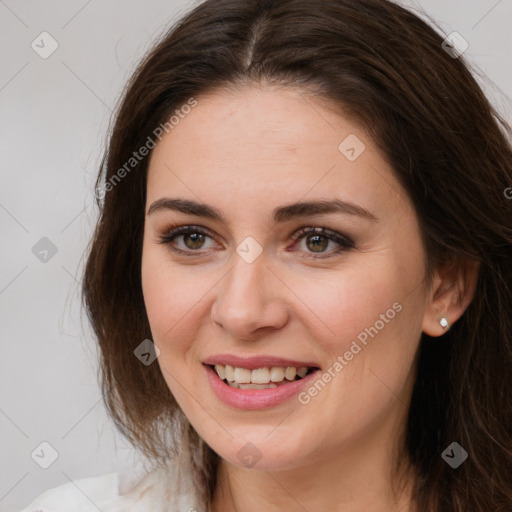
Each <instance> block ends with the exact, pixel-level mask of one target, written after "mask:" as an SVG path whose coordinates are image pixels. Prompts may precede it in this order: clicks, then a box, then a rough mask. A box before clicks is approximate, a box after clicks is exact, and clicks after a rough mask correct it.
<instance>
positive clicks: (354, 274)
mask: <svg viewBox="0 0 512 512" xmlns="http://www.w3.org/2000/svg"><path fill="white" fill-rule="evenodd" d="M196 99H197V105H196V106H195V107H194V108H192V109H190V111H189V113H188V114H187V115H183V116H182V118H180V120H179V123H177V124H175V125H174V128H173V129H172V130H171V131H170V132H169V133H168V134H167V135H165V137H164V138H163V139H162V140H161V141H160V142H159V143H158V144H157V146H156V148H155V149H154V151H153V154H152V156H151V161H150V167H149V172H148V182H147V204H146V220H145V230H144V245H143V257H142V285H143V293H144V300H145V304H146V308H147V313H148V317H149V321H150V325H151V331H152V335H153V341H154V343H155V345H156V346H157V347H158V349H159V350H160V355H159V357H158V359H157V361H158V364H159V365H160V367H161V370H162V374H163V376H164V378H165V380H166V382H167V384H168V386H169V388H170V390H171V392H172V394H173V395H174V397H175V398H176V400H177V402H178V403H179V405H180V407H181V408H182V410H183V412H184V413H185V415H186V416H187V418H188V419H189V421H190V422H191V424H192V425H193V426H194V427H195V429H196V430H197V431H198V433H199V434H200V435H201V437H203V439H205V441H206V442H207V443H208V444H209V445H210V446H211V447H212V448H213V449H214V450H215V451H216V452H217V453H218V454H219V455H221V456H222V457H223V458H224V459H226V460H228V461H229V462H230V463H233V464H236V465H239V466H247V467H255V468H261V469H267V470H271V469H274V470H278V469H287V468H288V469H290V468H294V467H299V466H305V465H308V464H312V463H315V462H319V461H323V462H325V461H326V460H328V459H329V458H333V457H340V456H342V455H344V456H348V454H350V453H352V454H354V456H356V454H358V455H357V456H360V457H362V456H364V454H365V453H366V452H368V453H372V454H375V453H382V454H384V453H387V451H389V450H391V448H392V446H393V443H394V441H395V440H396V439H397V437H398V435H399V434H400V432H401V429H402V428H403V426H404V421H405V415H406V413H407V406H408V400H409V396H410V392H411V389H412V384H413V380H414V362H415V355H416V352H417V347H418V343H419V338H420V334H421V331H422V322H423V319H424V315H425V310H426V304H427V301H428V290H427V289H426V285H425V282H424V271H425V254H424V250H423V247H422V243H421V239H420V231H419V226H418V222H417V218H416V216H415V214H414V212H413V209H412V206H411V203H410V201H409V199H408V198H407V196H406V194H405V193H404V191H403V190H402V188H401V187H400V185H399V184H398V182H397V180H396V179H395V178H394V176H393V174H392V172H391V168H390V166H389V165H388V164H387V163H386V162H385V161H384V159H383V157H382V156H381V154H380V153H379V151H378V150H377V148H376V146H375V144H374V143H373V142H372V140H371V139H370V138H369V137H368V135H367V134H366V133H365V132H364V131H362V130H361V128H359V127H358V126H357V125H355V124H353V123H352V122H350V121H349V120H348V119H346V118H344V117H341V116H340V115H339V114H336V113H334V112H333V111H332V110H330V109H328V108H326V106H325V104H324V106H322V104H321V103H320V102H319V101H318V100H315V99H313V98H311V97H310V96H307V95H305V94H300V93H299V92H296V91H295V90H294V89H288V88H284V89H283V88H281V89H275V88H274V89H273V88H270V87H268V88H259V87H257V86H250V87H246V88H244V89H240V90H238V91H237V92H231V93H227V92H223V93H217V94H209V95H207V96H202V97H198V98H196ZM187 110H189V109H187ZM363 144H364V146H363ZM299 204H302V205H303V206H300V205H299ZM328 204H330V205H331V206H329V208H327V207H326V206H327V205H328ZM294 205H295V206H294ZM186 226H188V227H187V230H186V232H178V233H174V234H173V233H172V232H171V229H172V228H173V227H180V228H183V227H186ZM313 228H317V231H319V230H320V228H325V232H317V233H309V232H307V230H308V229H313ZM304 229H305V230H306V232H305V233H304V232H302V231H301V230H304ZM164 237H167V239H165V238H164ZM162 239H164V240H166V243H162ZM215 364H217V365H218V366H217V368H218V372H217V371H216V370H215V369H214V368H213V367H214V365H215ZM302 368H306V369H307V372H308V373H307V374H306V375H305V377H303V378H299V376H296V377H294V373H296V372H297V371H298V372H299V374H300V375H303V374H304V372H305V371H306V370H303V369H302ZM253 370H254V371H253ZM219 374H220V376H219ZM222 377H224V378H229V379H232V380H233V379H234V381H233V382H231V383H230V384H228V383H226V381H225V380H222V379H221V378H222ZM297 379H298V380H297ZM249 381H250V382H249ZM248 384H249V385H248ZM248 387H249V388H253V389H247V388H248ZM260 388H261V389H260Z"/></svg>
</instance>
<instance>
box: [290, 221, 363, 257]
mask: <svg viewBox="0 0 512 512" xmlns="http://www.w3.org/2000/svg"><path fill="white" fill-rule="evenodd" d="M292 239H293V240H295V241H296V242H297V243H296V244H294V249H293V251H296V250H297V247H299V246H300V245H301V244H303V246H305V250H304V249H302V248H300V247H299V249H300V251H301V252H304V253H305V257H306V258H312V259H315V258H329V257H330V256H334V255H336V254H339V253H341V252H344V251H347V250H349V249H354V248H355V245H354V242H352V240H350V238H348V237H346V236H344V235H342V234H341V233H338V232H336V231H331V230H328V229H326V228H323V227H306V228H302V229H300V230H299V231H298V232H296V233H295V234H294V235H292ZM330 244H333V245H334V247H333V249H332V250H327V249H328V247H329V245H330ZM336 246H337V247H336ZM315 253H316V254H318V255H320V256H314V255H312V254H315ZM308 254H310V256H308Z"/></svg>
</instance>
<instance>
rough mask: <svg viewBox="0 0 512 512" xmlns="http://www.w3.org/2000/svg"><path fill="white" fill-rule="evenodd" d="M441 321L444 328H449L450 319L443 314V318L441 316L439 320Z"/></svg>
mask: <svg viewBox="0 0 512 512" xmlns="http://www.w3.org/2000/svg"><path fill="white" fill-rule="evenodd" d="M439 323H440V324H441V327H442V328H443V329H447V328H448V325H449V324H448V320H446V318H445V317H444V316H443V318H441V320H439Z"/></svg>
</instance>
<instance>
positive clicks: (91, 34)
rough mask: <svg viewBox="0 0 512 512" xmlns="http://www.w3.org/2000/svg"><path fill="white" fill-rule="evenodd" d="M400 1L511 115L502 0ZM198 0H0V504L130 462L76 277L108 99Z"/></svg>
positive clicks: (509, 2) (507, 8) (89, 222)
mask: <svg viewBox="0 0 512 512" xmlns="http://www.w3.org/2000/svg"><path fill="white" fill-rule="evenodd" d="M402 3H403V4H405V5H408V6H410V5H415V8H416V9H423V10H425V11H426V12H427V13H428V14H429V15H430V16H432V17H433V18H434V19H436V20H437V22H438V23H439V25H440V26H441V28H442V29H443V30H444V32H445V33H446V34H449V33H450V32H452V31H457V32H459V33H460V34H461V35H462V36H463V37H464V38H465V39H466V40H467V41H468V43H469V48H468V50H467V51H466V52H465V53H464V56H465V57H466V58H467V59H469V61H470V62H471V63H473V65H474V66H475V67H476V68H477V69H476V72H477V73H478V75H479V78H478V79H479V81H480V82H481V83H482V85H483V87H484V88H485V90H486V91H487V93H488V95H489V97H490V98H491V100H492V101H493V103H494V104H495V105H496V106H497V107H498V109H499V110H500V112H501V113H502V114H503V115H504V116H505V118H506V119H507V120H508V122H509V123H510V122H511V121H512V116H511V112H512V108H511V103H512V101H511V99H510V98H512V58H511V54H512V42H511V39H510V29H511V27H512V0H500V1H496V0H471V1H462V0H424V1H419V2H415V3H414V4H412V2H402ZM195 4H196V2H194V3H192V2H190V1H182V2H177V1H171V0H151V1H146V2H142V1H139V2H136V1H126V0H125V1H120V0H108V1H99V0H89V1H87V0H72V1H67V2H64V1H61V2H57V1H46V0H20V1H15V0H0V40H1V41H0V42H1V44H0V54H1V63H2V65H1V69H0V119H1V122H0V144H1V159H0V165H1V173H2V175H1V176H2V178H1V179H2V186H1V189H0V226H1V229H2V256H1V257H2V260H1V265H0V312H1V323H0V325H1V351H2V357H1V359H0V365H1V366H0V379H1V386H0V393H1V394H0V429H1V430H0V431H1V433H2V435H1V437H0V460H1V461H2V464H1V465H0V511H2V512H3V511H8V510H9V511H11V510H17V509H20V508H22V507H23V506H26V505H27V504H28V503H29V502H30V501H32V500H33V499H34V498H35V497H36V496H37V495H39V494H40V493H41V492H43V491H44V490H46V489H48V488H51V487H55V486H57V485H61V484H63V483H66V482H68V481H70V480H75V479H79V478H84V477H89V476H95V475H100V474H104V473H109V472H113V471H118V470H122V469H125V468H130V467H134V466H137V465H139V460H138V457H137V455H136V454H135V453H134V452H133V450H132V449H131V448H130V447H129V446H128V445H127V443H126V442H125V441H124V440H122V439H121V438H120V437H119V435H118V434H117V433H116V432H115V431H114V428H113V426H112V424H111V423H110V422H109V420H108V419H107V417H106V413H105V410H104V407H103V404H102V402H101V399H100V392H99V388H98V385H97V381H96V372H97V369H96V363H95V358H96V351H95V345H94V341H93V338H92V336H91V332H90V328H89V325H88V323H87V320H86V319H85V315H83V313H82V312H81V309H80V302H79V295H78V291H79V282H78V277H77V276H79V275H80V273H81V269H82V265H83V262H84V261H83V260H84V258H83V252H84V250H85V248H86V245H87V243H88V240H89V237H90V235H91V232H92V227H93V225H94V220H95V218H96V210H95V207H94V205H93V181H94V178H95V174H96V170H97V168H98V163H99V159H100V154H101V148H102V145H103V142H104V135H105V133H106V131H107V128H108V123H109V116H110V114H111V110H112V109H113V108H114V105H115V103H116V100H117V98H118V97H119V94H120V92H121V88H122V86H123V85H124V83H125V81H126V79H127V78H128V77H129V75H130V72H131V71H132V70H133V67H134V65H135V64H136V63H137V61H138V59H139V58H140V57H141V56H142V54H143V53H144V52H145V51H146V50H147V49H148V48H149V47H150V45H151V41H152V40H153V38H155V37H157V36H158V35H159V34H160V33H161V32H162V31H163V30H164V29H165V27H166V25H167V24H168V22H170V21H172V20H174V19H175V18H176V17H177V16H178V15H179V14H180V13H181V12H183V11H185V10H188V8H190V7H191V6H192V5H195ZM43 31H46V32H48V33H50V34H51V36H52V37H53V38H54V39H55V40H56V41H57V43H58V48H57V50H56V51H55V52H54V53H53V54H52V55H51V56H49V57H48V58H47V59H43V58H41V57H40V56H39V55H38V53H36V52H35V51H34V50H33V49H32V47H31V43H32V41H34V40H36V43H37V42H38V41H40V39H37V37H38V36H39V34H40V33H41V32H43ZM39 44H40V45H41V43H39ZM48 48H49V42H48V40H47V41H46V43H45V49H48ZM42 50H43V49H41V51H42ZM511 185H512V184H511ZM43 237H47V238H48V239H49V240H51V242H52V243H53V244H54V245H55V247H56V248H57V252H56V254H54V255H53V256H52V254H51V252H49V253H48V254H47V255H45V254H44V253H39V255H37V254H34V252H33V250H32V248H33V247H34V246H35V245H36V244H37V243H38V242H39V240H40V239H41V238H43ZM40 243H41V244H43V245H44V243H45V242H40ZM37 247H39V246H36V248H37ZM43 249H44V247H43ZM39 250H42V249H39ZM35 252H36V253H37V252H38V251H37V250H36V251H35ZM40 258H43V259H44V258H46V259H47V261H41V260H40ZM44 441H46V442H47V443H49V444H50V445H51V446H52V447H53V448H54V449H55V450H56V452H57V454H58V458H57V459H56V460H55V462H54V463H53V464H51V466H49V467H48V469H43V468H41V467H40V466H39V465H38V464H36V462H35V461H34V460H33V459H32V458H31V454H32V453H33V452H34V450H35V449H36V448H37V450H36V453H39V454H40V455H41V453H43V452H44V457H43V456H40V457H39V459H37V457H36V456H34V458H36V459H37V460H39V461H41V462H42V463H44V458H45V457H46V458H47V459H46V461H47V462H48V461H49V460H50V459H48V457H49V456H50V454H51V450H50V449H48V448H44V446H43V452H41V447H39V446H40V443H42V442H44ZM38 447H39V448H38Z"/></svg>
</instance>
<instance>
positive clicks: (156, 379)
mask: <svg viewBox="0 0 512 512" xmlns="http://www.w3.org/2000/svg"><path fill="white" fill-rule="evenodd" d="M442 43H443V37H442V36H441V35H439V34H438V33H437V32H436V31H435V30H434V29H433V28H431V27H430V26H428V25H427V24H426V23H425V22H423V21H422V20H421V19H420V18H419V17H417V16H416V15H414V14H413V13H411V12H409V11H408V10H406V9H404V8H402V7H400V6H398V5H396V4H394V3H392V2H390V1H386V0H322V1H318V2H314V1H311V0H280V1H268V0H267V1H264V0H261V1H258V0H207V1H205V2H203V3H201V4H200V5H198V6H197V7H195V8H194V9H193V10H192V11H191V12H190V13H189V14H187V15H186V16H185V17H184V18H183V19H181V20H180V21H179V22H178V23H176V24H175V25H174V26H173V27H172V28H171V29H170V30H169V32H168V33H167V34H166V35H165V36H164V37H163V39H162V40H161V42H159V43H158V45H156V46H155V47H154V49H152V50H151V52H150V53H149V54H148V55H147V56H146V57H145V59H144V60H143V62H142V63H141V64H140V66H139V67H138V69H137V71H136V72H135V74H134V75H133V77H132V79H131V81H130V83H129V84H128V86H127V89H126V91H125V93H124V96H123V99H122V101H121V103H120V106H119V109H118V112H117V115H116V118H115V122H114V125H113V128H112V132H111V134H110V139H109V143H108V147H107V151H106V153H105V155H104V157H103V162H102V169H101V171H100V174H99V176H98V180H97V186H98V187H104V186H105V183H107V180H109V179H112V177H113V176H114V174H116V173H117V172H118V170H119V169H120V168H122V167H123V165H125V164H126V162H128V161H129V159H130V158H131V157H132V156H133V151H135V150H137V149H138V148H140V147H142V146H144V145H145V144H146V143H147V141H148V137H149V138H151V137H153V136H154V131H155V129H156V128H157V127H158V126H161V125H162V124H164V123H166V122H167V121H168V120H169V118H170V116H171V115H173V113H174V112H175V110H176V109H178V108H179V107H180V106H181V105H184V104H186V103H187V101H189V100H190V98H192V97H194V98H198V97H199V96H200V95H201V94H202V93H206V92H208V91H211V90H213V89H214V88H220V87H226V88H227V89H226V90H229V88H230V87H238V86H241V85H243V84H246V83H261V82H265V83H273V84H278V85H285V86H286V85H289V86H293V87H296V88H297V89H298V90H307V91H312V92H313V93H314V94H315V95H316V96H317V97H318V98H324V99H327V100H329V101H330V102H331V103H332V104H333V105H337V106H339V107H340V108H341V109H342V110H343V112H345V113H347V115H350V116H351V117H352V118H353V119H354V120H357V121H358V122H359V123H360V124H361V125H362V126H363V127H365V128H366V129H367V131H368V133H369V134H370V135H371V137H372V139H373V140H374V141H375V142H376V144H377V145H378V146H379V148H380V150H381V151H382V154H383V155H384V157H385V158H386V159H387V160H388V161H389V162H390V164H391V166H392V168H393V170H394V172H395V173H396V176H397V179H398V180H399V182H400V183H401V184H402V186H403V187H404V188H405V190H406V191H407V193H408V194H409V196H410V198H411V200H412V202H413V204H414V207H415V210H416V212H417V215H418V218H419V220H420V225H421V230H422V236H423V237H424V240H425V248H426V252H427V258H428V262H429V265H428V269H427V270H428V276H431V271H432V269H434V268H436V266H437V265H439V264H440V263H441V262H442V261H448V260H452V261H454V262H456V263H457V262H458V263H462V262H464V261H468V260H474V261H478V262H479V263H480V268H479V275H478V282H477V287H476V292H475V296H474V299H473V301H472V302H471V304H470V305H469V307H468V308H467V309H466V311H465V313H464V314H463V315H462V317H461V318H460V319H459V321H458V322H456V323H455V325H453V326H452V328H451V329H450V330H449V331H448V332H447V333H446V334H445V335H444V336H443V337H442V338H440V339H430V338H429V336H427V335H426V334H423V335H422V339H421V343H420V348H419V360H418V368H417V378H416V383H415V387H414V390H413V394H412V399H411V400H412V401H411V405H410V412H409V417H408V423H407V432H406V437H405V440H404V453H405V454H406V455H407V457H408V458H409V460H410V461H411V463H412V464H413V466H414V468H415V470H416V472H417V474H418V476H419V478H418V480H417V483H416V484H415V485H416V486H415V490H414V501H415V503H416V506H417V507H418V511H419V512H427V511H428V512H432V511H438V510H442V511H443V512H450V511H453V512H455V511H456V512H463V511H464V512H465V511H467V510H471V511H472V512H484V511H485V512H489V511H491V510H493V511H494V510H495V511H498V510H505V509H506V510H512V434H511V431H512V392H511V390H512V316H511V314H510V311H511V305H512V284H511V283H512V264H511V262H512V200H510V199H509V200H507V198H506V195H507V194H505V193H504V191H505V190H510V189H508V187H510V186H512V149H511V144H510V134H511V131H510V128H509V127H508V126H507V125H506V123H505V121H504V120H503V119H502V118H501V117H500V115H499V114H498V113H497V112H496V111H495V109H494V108H493V107H492V106H491V105H490V103H489V101H488V100H487V99H486V97H485V95H484V93H483V92H482V90H481V89H480V87H479V86H478V84H477V82H476V81H475V79H474V78H473V76H472V74H471V73H470V71H468V65H467V64H465V63H464V59H463V58H462V57H459V58H452V56H451V55H449V54H448V53H447V51H445V50H444V49H443V47H442ZM148 160H149V158H144V159H141V161H140V162H137V165H136V168H135V169H134V170H132V171H131V172H130V173H129V174H127V175H126V176H124V177H123V178H122V179H121V180H118V182H116V183H115V186H111V187H109V189H107V190H108V191H107V192H106V194H105V197H104V202H101V201H99V200H98V206H99V208H100V218H99V220H98V223H97V226H96V230H95V233H94V236H93V239H92V242H91V245H90V247H89V252H88V260H87V264H86V268H85V275H84V280H83V298H84V302H85V305H86V308H87V312H88V315H89V318H90V321H91V323H92V326H93V328H94V331H95V334H96V336H97V339H98V343H99V347H100V356H101V362H100V373H101V375H100V378H101V387H102V392H103V398H104V401H105V404H106V406H107V410H108V412H109V414H110V415H111V416H112V418H113V420H114V422H115V424H116V426H117V427H118V428H119V430H120V432H121V433H122V434H123V435H125V436H126V437H127V438H128V439H129V440H130V442H131V443H132V444H133V445H134V446H135V447H137V448H138V449H140V451H141V452H142V453H143V454H144V455H146V456H147V457H148V458H149V459H150V460H153V461H154V462H155V463H156V464H163V463H165V462H166V461H168V460H169V457H171V456H172V453H174V447H175V445H176V442H177V441H178V438H179V436H180V433H181V432H183V428H186V429H188V430H189V431H190V432H191V433H192V434H193V437H192V447H193V448H194V450H195V451H194V452H193V453H194V454H195V459H194V464H195V467H196V470H197V477H198V482H199V484H200V486H201V488H202V490H203V491H204V498H205V500H209V499H211V497H212V495H213V492H214V489H215V486H216V481H215V478H216V467H217V463H218V460H219V458H218V455H217V454H215V453H214V452H213V451H212V450H211V449H210V448H209V447H208V446H207V445H206V444H205V443H204V442H202V440H201V439H199V437H198V435H197V434H196V433H195V431H194V430H193V428H192V427H191V426H190V425H189V424H188V422H187V420H186V419H185V418H184V415H183V413H182V412H181V410H180V409H179V407H178V405H177V403H176V401H175V400H174V398H173V397H172V395H171V393H170V391H169V389H168V386H167V385H166V383H165V381H164V378H163V376H162V374H161V371H160V368H159V366H158V365H157V364H151V365H149V366H146V365H144V364H141V362H140V361H139V360H138V359H137V358H136V357H135V356H134V353H133V351H134V349H135V348H136V347H137V346H138V345H139V344H140V343H141V342H142V340H144V339H146V338H151V331H150V326H149V323H148V319H147V315H146V311H145V306H144V300H143V296H142V289H141V251H142V235H143V229H144V211H145V197H146V177H147V167H148ZM125 168H126V167H125ZM170 425H171V426H172V427H170ZM454 441H456V442H457V443H459V444H460V445H461V446H462V447H463V448H464V449H465V450H466V451H467V452H468V454H469V458H468V460H467V461H466V462H464V463H463V464H462V465H461V466H460V467H458V468H457V469H452V468H451V467H450V466H449V465H448V464H447V463H446V462H445V461H444V460H443V459H442V457H441V454H442V452H443V451H444V450H445V448H446V447H447V446H449V445H450V444H451V443H452V442H454Z"/></svg>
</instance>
